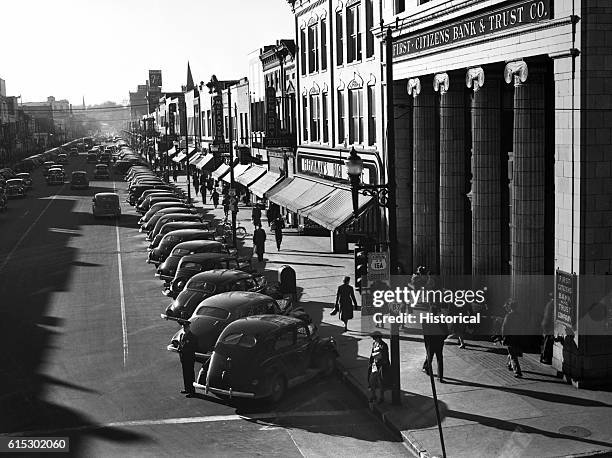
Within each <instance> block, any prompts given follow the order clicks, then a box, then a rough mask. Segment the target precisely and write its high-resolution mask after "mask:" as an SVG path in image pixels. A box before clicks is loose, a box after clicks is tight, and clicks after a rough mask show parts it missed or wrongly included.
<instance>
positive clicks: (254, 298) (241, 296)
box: [198, 291, 299, 321]
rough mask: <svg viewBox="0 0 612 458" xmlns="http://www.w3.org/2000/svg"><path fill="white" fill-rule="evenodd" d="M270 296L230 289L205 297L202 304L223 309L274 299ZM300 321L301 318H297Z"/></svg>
mask: <svg viewBox="0 0 612 458" xmlns="http://www.w3.org/2000/svg"><path fill="white" fill-rule="evenodd" d="M273 300H274V299H272V298H271V297H270V296H266V295H265V294H261V293H253V292H250V291H229V292H226V293H219V294H216V295H214V296H211V297H208V298H206V299H204V300H203V301H202V302H200V304H199V305H198V307H199V306H200V305H206V306H210V307H218V308H222V309H225V310H227V309H234V308H236V307H239V306H240V305H243V304H253V303H260V302H270V301H273ZM297 321H299V320H297Z"/></svg>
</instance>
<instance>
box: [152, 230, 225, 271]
mask: <svg viewBox="0 0 612 458" xmlns="http://www.w3.org/2000/svg"><path fill="white" fill-rule="evenodd" d="M214 238H215V232H214V231H203V230H201V229H181V230H178V231H172V232H168V233H167V234H166V235H164V238H162V240H161V242H159V246H157V247H156V248H154V249H153V250H151V251H149V255H148V256H147V264H155V267H157V266H158V265H159V264H161V263H162V262H164V261H165V260H166V258H167V257H168V256H169V255H170V253H171V252H172V250H173V248H174V247H175V246H177V245H178V244H179V243H181V242H187V241H188V240H214Z"/></svg>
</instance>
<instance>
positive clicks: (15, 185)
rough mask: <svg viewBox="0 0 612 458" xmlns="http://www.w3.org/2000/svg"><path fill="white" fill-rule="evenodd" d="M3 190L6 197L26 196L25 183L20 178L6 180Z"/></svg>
mask: <svg viewBox="0 0 612 458" xmlns="http://www.w3.org/2000/svg"><path fill="white" fill-rule="evenodd" d="M4 191H5V192H6V196H7V197H8V198H11V197H25V196H26V185H25V184H24V182H23V180H22V179H21V178H11V179H10V180H6V185H5V186H4Z"/></svg>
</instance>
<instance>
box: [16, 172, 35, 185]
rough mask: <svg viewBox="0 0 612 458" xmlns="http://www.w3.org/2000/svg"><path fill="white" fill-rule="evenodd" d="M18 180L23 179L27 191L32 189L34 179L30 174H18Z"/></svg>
mask: <svg viewBox="0 0 612 458" xmlns="http://www.w3.org/2000/svg"><path fill="white" fill-rule="evenodd" d="M16 177H17V178H21V180H22V181H23V184H24V185H25V187H26V189H32V183H33V181H32V177H31V176H30V174H29V173H28V172H21V173H18V174H17V175H16Z"/></svg>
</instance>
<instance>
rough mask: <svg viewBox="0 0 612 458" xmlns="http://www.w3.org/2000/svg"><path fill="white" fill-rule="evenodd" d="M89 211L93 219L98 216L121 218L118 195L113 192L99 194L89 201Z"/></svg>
mask: <svg viewBox="0 0 612 458" xmlns="http://www.w3.org/2000/svg"><path fill="white" fill-rule="evenodd" d="M91 211H92V213H93V215H94V218H99V217H100V216H112V217H115V218H120V217H121V206H120V205H119V195H118V194H116V193H114V192H99V193H97V194H96V195H95V196H94V197H93V199H92V200H91Z"/></svg>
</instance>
